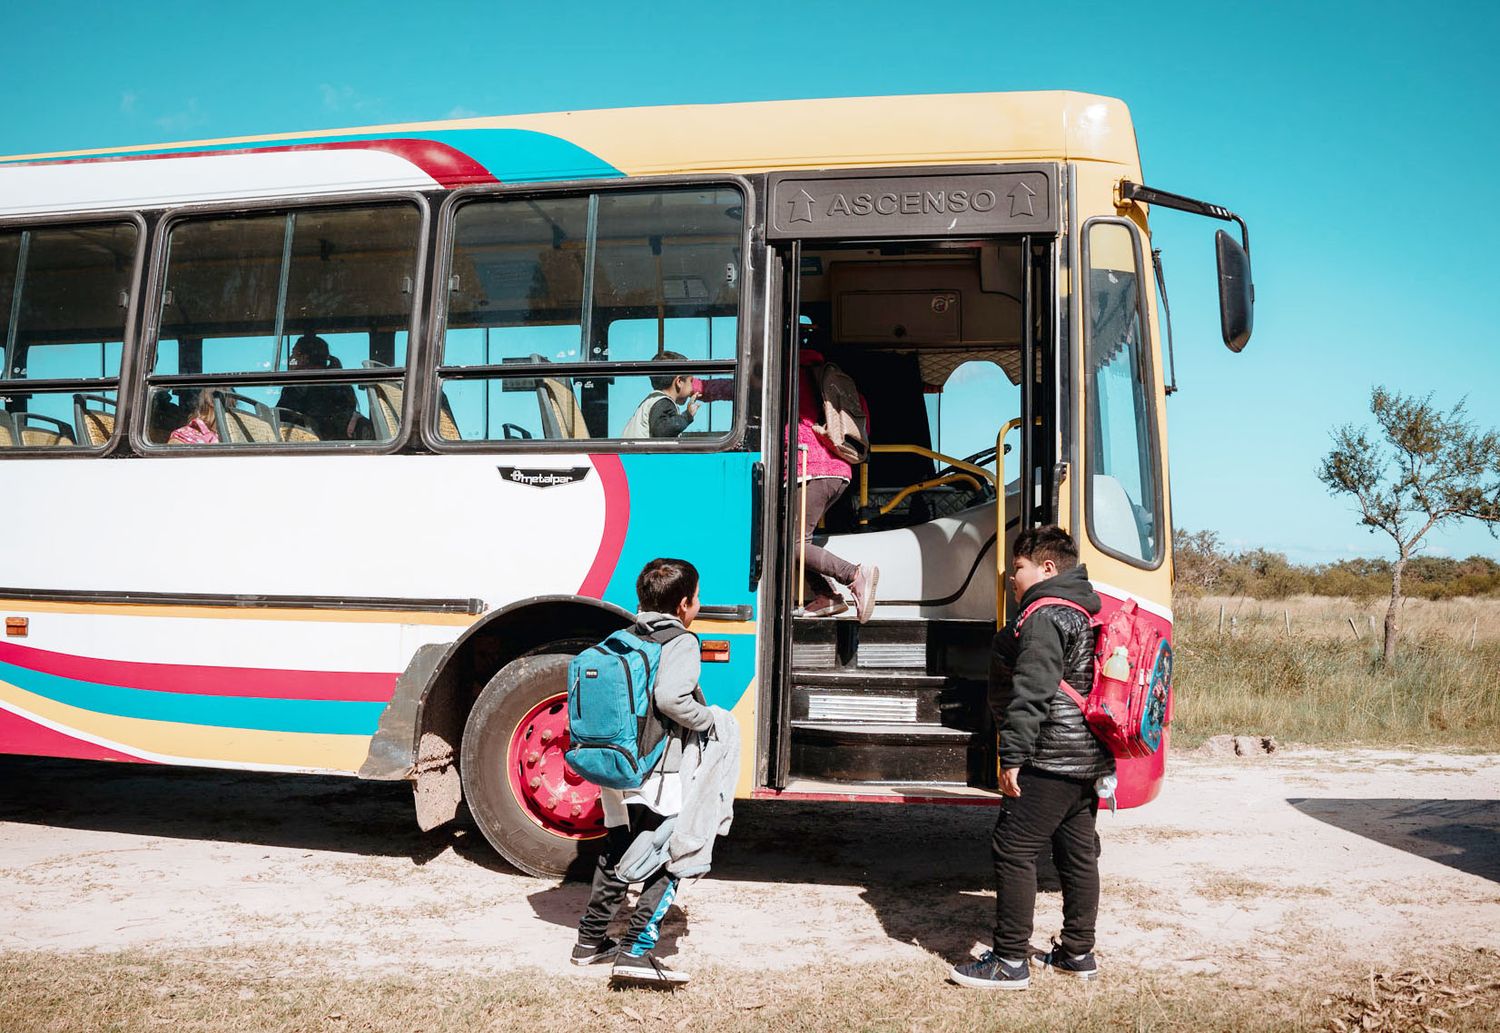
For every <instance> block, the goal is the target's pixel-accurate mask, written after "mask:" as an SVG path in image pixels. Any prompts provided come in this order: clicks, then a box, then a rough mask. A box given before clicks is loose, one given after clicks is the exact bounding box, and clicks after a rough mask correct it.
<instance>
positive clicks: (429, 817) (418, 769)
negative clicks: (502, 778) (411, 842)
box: [359, 644, 463, 832]
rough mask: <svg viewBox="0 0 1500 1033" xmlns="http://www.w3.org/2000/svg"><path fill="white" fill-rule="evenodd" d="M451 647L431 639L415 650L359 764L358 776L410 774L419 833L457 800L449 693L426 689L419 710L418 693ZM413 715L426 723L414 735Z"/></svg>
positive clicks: (450, 814)
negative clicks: (426, 693) (430, 642)
mask: <svg viewBox="0 0 1500 1033" xmlns="http://www.w3.org/2000/svg"><path fill="white" fill-rule="evenodd" d="M451 648H452V647H451V646H448V645H436V644H434V645H426V646H423V647H422V648H420V649H418V650H417V652H416V654H415V655H414V656H413V657H412V660H411V663H410V664H408V665H407V667H406V670H405V671H404V672H402V674H401V677H400V678H399V679H397V681H396V692H395V695H394V696H393V697H392V698H391V703H390V706H388V707H386V708H385V711H384V713H382V714H381V715H380V725H379V727H378V728H377V729H376V730H375V737H374V738H373V739H372V740H371V741H370V752H369V753H368V754H367V755H366V756H365V762H364V764H363V765H361V767H360V769H359V777H360V778H370V779H379V780H384V781H396V780H399V779H410V780H411V782H412V794H413V797H414V802H415V804H416V810H417V825H418V826H419V827H420V828H421V829H422V831H424V832H426V831H428V830H429V829H435V828H437V827H438V826H439V825H445V824H447V823H448V822H450V821H452V820H453V819H454V818H455V817H457V816H458V805H459V803H460V801H461V800H462V799H463V785H462V782H461V781H460V779H459V774H458V757H457V752H456V750H455V747H454V744H455V743H457V742H458V739H459V736H460V734H461V733H462V730H463V719H462V716H461V715H459V714H458V713H457V712H456V709H455V704H456V702H457V700H456V699H455V693H453V692H446V691H432V692H430V693H429V694H428V697H427V701H426V708H425V712H423V700H422V693H423V692H424V691H425V690H427V689H428V687H429V686H432V685H433V676H434V673H435V672H436V671H437V670H438V668H439V667H440V666H441V664H442V662H443V660H444V658H445V657H446V656H447V654H448V651H449V649H451ZM433 687H434V690H437V689H440V688H441V687H438V686H433ZM419 719H420V720H421V721H422V723H423V724H424V725H425V726H426V730H425V731H423V733H422V736H421V738H420V739H418V738H417V734H416V730H417V721H418V720H419ZM413 743H415V748H413Z"/></svg>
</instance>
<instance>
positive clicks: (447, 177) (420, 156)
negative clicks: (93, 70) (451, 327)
mask: <svg viewBox="0 0 1500 1033" xmlns="http://www.w3.org/2000/svg"><path fill="white" fill-rule="evenodd" d="M289 151H384V152H385V153H387V154H394V155H395V156H396V157H398V158H402V159H404V160H405V161H408V162H410V163H411V164H413V165H415V166H416V167H417V168H419V169H421V170H422V171H423V172H425V173H427V175H429V176H431V177H432V178H433V179H434V180H436V181H437V182H438V183H440V184H441V185H442V186H444V187H447V188H449V189H452V188H454V187H461V186H470V185H472V184H475V183H498V182H499V180H497V179H496V178H495V177H494V176H493V175H491V174H490V170H489V169H487V168H485V167H484V166H483V165H481V164H479V162H477V161H475V160H474V159H473V158H471V157H469V156H468V155H467V154H465V153H464V152H463V151H460V150H457V149H456V148H453V147H449V146H448V145H447V144H445V143H438V142H437V141H436V140H415V139H393V140H335V141H331V142H329V143H307V144H288V145H286V146H282V147H245V148H237V149H234V150H223V151H172V152H168V153H165V154H120V155H112V156H110V157H107V158H63V159H60V160H58V161H38V162H22V163H20V164H23V165H33V164H34V165H87V164H92V163H95V162H107V161H159V160H163V159H167V158H215V157H219V156H220V155H225V154H284V153H287V152H289Z"/></svg>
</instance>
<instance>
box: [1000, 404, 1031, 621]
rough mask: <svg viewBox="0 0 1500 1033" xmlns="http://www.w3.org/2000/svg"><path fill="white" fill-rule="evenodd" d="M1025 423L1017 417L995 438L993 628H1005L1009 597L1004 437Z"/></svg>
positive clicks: (1001, 429)
mask: <svg viewBox="0 0 1500 1033" xmlns="http://www.w3.org/2000/svg"><path fill="white" fill-rule="evenodd" d="M1024 422H1025V421H1024V420H1023V419H1022V418H1021V417H1019V416H1017V417H1016V418H1015V419H1013V420H1011V421H1010V422H1008V423H1006V425H1005V426H1003V427H1001V428H1000V433H999V434H997V435H996V436H995V473H996V474H998V475H999V477H1000V484H999V485H998V486H997V487H996V489H995V627H997V628H1003V627H1005V611H1006V609H1007V608H1008V606H1009V605H1010V602H1009V600H1010V596H1008V595H1006V594H1005V435H1007V434H1009V433H1010V432H1011V431H1013V430H1015V429H1016V428H1017V427H1019V426H1020V425H1021V424H1022V423H1024Z"/></svg>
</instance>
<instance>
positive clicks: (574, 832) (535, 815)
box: [505, 693, 604, 839]
mask: <svg viewBox="0 0 1500 1033" xmlns="http://www.w3.org/2000/svg"><path fill="white" fill-rule="evenodd" d="M568 745H569V739H568V697H567V695H566V694H562V693H559V694H558V695H556V696H553V697H551V698H549V699H544V700H542V701H541V702H540V703H538V704H537V705H536V706H534V707H532V708H531V710H530V711H528V712H527V714H526V716H525V717H523V718H521V721H520V723H519V724H517V725H516V730H515V731H514V732H513V733H512V734H511V737H510V746H509V748H508V749H507V750H506V751H505V771H506V776H507V778H509V780H510V789H511V792H513V793H515V795H516V799H517V800H518V801H520V803H521V808H522V810H524V811H525V812H526V814H527V816H529V817H530V818H531V820H532V821H534V822H536V823H537V824H538V825H540V826H541V827H542V828H544V829H546V830H547V831H548V832H550V833H552V834H553V835H554V836H561V837H562V838H564V839H597V838H598V837H600V836H602V835H604V805H603V804H601V803H600V802H599V787H598V786H596V785H594V784H593V783H592V782H586V781H584V779H583V777H582V776H581V775H579V774H578V773H577V772H575V771H574V770H573V769H572V768H571V767H569V766H568V762H567V761H566V760H564V759H563V754H565V753H567V752H568Z"/></svg>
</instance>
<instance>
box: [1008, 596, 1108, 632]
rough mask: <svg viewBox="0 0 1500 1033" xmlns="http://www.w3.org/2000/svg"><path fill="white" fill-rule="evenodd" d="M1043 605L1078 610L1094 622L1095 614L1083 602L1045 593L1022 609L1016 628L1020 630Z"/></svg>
mask: <svg viewBox="0 0 1500 1033" xmlns="http://www.w3.org/2000/svg"><path fill="white" fill-rule="evenodd" d="M1043 606H1065V607H1067V608H1068V609H1070V610H1077V611H1078V612H1079V613H1081V614H1083V615H1084V616H1085V617H1087V618H1088V619H1089V621H1090V622H1092V621H1093V619H1094V615H1093V614H1092V613H1089V611H1088V610H1086V609H1084V607H1083V606H1082V605H1081V604H1079V603H1075V602H1074V601H1073V600H1071V599H1063V598H1061V597H1059V596H1055V595H1044V596H1042V597H1041V598H1040V599H1038V600H1036V601H1035V602H1033V603H1032V604H1031V605H1030V606H1028V607H1026V609H1024V610H1022V611H1021V616H1019V617H1017V618H1016V630H1017V631H1020V630H1021V625H1022V624H1023V623H1025V621H1026V618H1027V617H1030V616H1031V615H1032V614H1033V613H1035V612H1036V611H1037V610H1040V609H1041V608H1042V607H1043Z"/></svg>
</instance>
